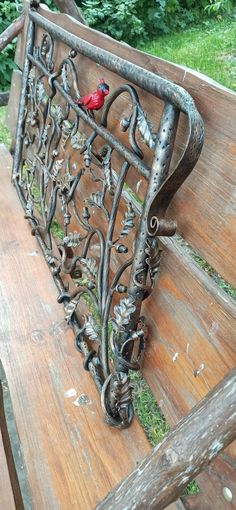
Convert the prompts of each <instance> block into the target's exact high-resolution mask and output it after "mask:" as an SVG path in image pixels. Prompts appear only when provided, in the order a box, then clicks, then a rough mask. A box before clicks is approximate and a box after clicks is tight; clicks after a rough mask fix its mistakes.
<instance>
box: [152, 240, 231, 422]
mask: <svg viewBox="0 0 236 510" xmlns="http://www.w3.org/2000/svg"><path fill="white" fill-rule="evenodd" d="M165 244H166V246H165V247H164V252H163V254H162V264H161V271H160V278H159V281H158V283H157V285H156V288H155V289H154V291H153V293H152V295H151V297H150V298H149V299H147V300H146V301H145V302H144V307H143V313H144V315H145V316H146V317H147V323H148V324H149V337H148V342H147V346H146V354H145V361H144V365H143V373H144V375H145V377H146V379H147V380H148V383H149V385H150V387H151V389H152V391H153V392H154V394H155V395H156V396H158V397H159V398H160V388H162V390H161V399H162V403H163V406H164V408H165V411H166V412H167V414H168V415H169V417H170V418H171V417H172V418H173V409H175V410H176V412H177V415H178V417H179V418H180V417H181V416H182V415H184V414H186V413H187V412H188V411H189V410H190V409H191V408H192V406H193V405H194V404H195V403H196V402H197V401H198V400H200V399H201V398H203V397H204V396H205V395H206V393H207V392H208V391H209V390H210V389H211V388H212V387H213V386H214V385H215V384H217V383H218V382H219V381H220V380H221V379H222V378H223V377H224V376H225V375H226V374H227V372H228V371H229V370H230V369H231V368H233V367H234V366H235V359H236V336H235V330H236V303H235V302H234V301H233V300H232V298H230V297H229V296H227V295H226V294H225V293H224V292H221V290H220V289H219V287H218V286H217V285H216V284H215V283H214V282H213V281H212V280H211V279H210V278H209V277H208V276H207V275H206V274H205V273H204V272H203V271H201V269H199V268H198V266H197V265H196V264H195V263H194V262H193V261H192V259H191V258H190V256H189V255H188V254H187V253H186V251H185V250H184V249H182V247H181V246H180V245H179V244H178V243H177V242H176V241H175V240H170V239H169V240H167V241H166V243H165Z"/></svg>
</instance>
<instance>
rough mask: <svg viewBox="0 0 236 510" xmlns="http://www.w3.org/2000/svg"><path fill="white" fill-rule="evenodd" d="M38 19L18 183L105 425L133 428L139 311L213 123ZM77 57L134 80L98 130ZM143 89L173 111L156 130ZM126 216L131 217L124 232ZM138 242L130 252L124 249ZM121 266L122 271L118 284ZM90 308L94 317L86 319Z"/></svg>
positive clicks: (176, 94)
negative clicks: (123, 110) (175, 159)
mask: <svg viewBox="0 0 236 510" xmlns="http://www.w3.org/2000/svg"><path fill="white" fill-rule="evenodd" d="M29 17H30V20H31V21H30V24H29V30H28V40H27V48H26V57H25V67H24V70H23V85H22V95H21V103H20V109H19V118H18V128H17V145H16V151H15V157H14V165H13V180H14V183H15V185H16V188H17V191H18V193H19V196H20V199H21V202H22V205H23V207H24V210H25V217H26V218H27V219H28V220H29V222H30V223H31V226H32V233H33V234H34V235H35V236H36V237H37V239H38V241H39V244H40V246H41V249H42V251H43V254H44V256H45V259H46V261H47V263H48V266H49V268H50V270H51V273H52V275H53V278H54V280H55V283H56V285H57V288H58V290H59V297H58V301H59V302H60V303H63V304H64V307H65V315H66V321H67V322H68V324H70V325H71V327H72V328H73V329H74V332H75V344H76V347H77V349H78V350H79V351H80V352H81V353H82V354H83V356H84V368H85V369H86V370H88V371H89V372H90V374H91V376H92V377H93V379H94V381H95V384H96V386H97V388H98V390H99V391H100V393H101V405H102V408H103V411H104V415H105V419H106V421H107V423H109V424H111V425H114V426H117V427H120V428H123V427H127V426H128V425H129V424H130V423H131V421H132V417H133V407H132V391H131V385H130V378H129V370H138V369H139V368H140V362H141V357H142V353H143V350H144V347H145V339H146V336H147V331H146V326H145V319H144V318H143V317H142V316H141V306H142V302H143V300H144V299H146V298H147V297H148V296H149V294H150V293H151V291H152V289H153V287H154V285H155V280H156V278H157V275H158V270H159V264H160V250H159V246H158V236H171V235H173V234H174V233H175V230H176V224H175V221H173V220H170V219H166V218H165V212H166V209H167V207H168V206H169V204H170V201H171V199H172V198H173V196H174V194H175V193H176V191H177V190H178V188H179V187H180V186H181V184H182V183H183V182H184V180H185V179H186V177H187V176H188V175H189V174H190V172H191V170H192V169H193V168H194V165H195V163H196V162H197V160H198V157H199V155H200V152H201V148H202V145H203V138H204V131H203V123H202V119H201V117H200V115H199V113H198V111H197V109H196V107H195V104H194V102H193V100H192V98H191V97H190V96H189V94H188V93H187V92H186V91H185V90H184V89H182V88H181V87H178V86H177V85H175V84H173V83H171V82H169V81H167V80H165V79H163V78H161V77H159V76H157V75H155V74H153V73H151V72H148V71H146V70H145V69H142V68H140V67H138V66H135V65H134V64H131V63H130V62H128V61H125V60H123V59H121V58H118V57H116V56H114V55H113V54H111V53H109V52H107V51H105V50H102V49H99V48H95V47H93V46H92V45H91V44H89V43H88V42H86V41H84V40H82V39H80V38H79V37H76V36H74V35H71V34H69V33H67V32H66V31H65V30H63V29H62V28H61V27H58V26H57V25H55V24H54V23H51V22H49V21H48V20H46V19H45V18H44V17H43V16H40V15H39V14H37V12H35V11H34V10H31V12H30V15H29ZM37 26H40V27H41V28H43V29H44V30H45V34H44V35H43V37H42V41H41V43H40V45H39V46H34V40H35V37H34V33H35V30H36V27H37ZM57 40H59V41H62V42H63V43H65V44H66V45H67V46H68V54H67V57H66V58H64V60H63V61H62V62H60V63H58V62H57V63H56V64H55V62H54V59H55V50H54V46H55V42H56V41H57ZM78 53H81V54H82V55H84V56H87V57H89V58H90V59H91V60H92V61H94V62H96V63H99V64H102V65H103V66H105V67H107V68H108V69H110V70H112V71H115V72H116V73H117V74H119V75H120V76H122V77H123V78H125V79H128V80H130V81H131V82H132V85H131V84H128V83H127V84H124V85H122V86H120V87H119V88H117V89H116V90H111V91H110V94H109V96H108V97H107V98H106V99H105V104H104V106H103V109H102V114H101V117H100V122H99V123H98V122H97V121H96V114H93V113H89V112H88V111H86V110H85V109H84V108H83V106H82V105H79V104H76V102H77V103H78V102H79V101H78V100H79V99H80V97H81V95H80V91H79V76H78V74H77V70H76V59H77V55H78ZM94 65H95V64H94ZM133 84H136V85H138V86H140V87H143V89H145V90H146V91H148V92H149V93H151V94H153V95H154V96H156V97H159V98H160V99H162V100H163V102H164V105H163V113H162V117H161V120H160V123H159V128H158V130H157V131H155V132H154V130H153V128H152V126H151V125H150V123H149V121H148V119H147V118H146V115H145V112H144V111H143V108H142V105H141V102H140V99H139V96H138V93H137V91H136V89H135V87H134V86H133ZM120 96H122V97H123V96H124V98H128V100H127V115H125V116H123V115H122V118H121V119H119V125H120V133H122V132H123V133H124V132H126V134H127V140H128V144H127V145H125V144H124V142H123V141H122V140H124V136H123V138H122V140H121V139H119V137H117V136H115V135H114V133H113V132H112V131H111V130H110V129H109V124H110V118H111V115H112V108H113V104H114V102H115V101H116V100H118V99H119V98H120ZM180 112H183V113H184V114H185V115H186V117H187V122H188V126H189V135H188V140H187V142H186V147H185V150H184V153H183V156H182V158H181V160H180V161H179V163H178V164H177V166H176V168H175V169H174V170H173V169H172V170H170V163H171V157H172V154H173V150H174V144H175V136H176V131H177V127H178V119H179V113H180ZM145 145H146V146H147V147H148V148H149V150H150V151H152V153H153V160H152V164H151V166H150V165H148V164H147V163H145V160H144V155H143V151H142V147H144V146H145ZM72 148H73V149H74V151H75V152H76V157H75V158H74V159H73V160H72V158H71V157H68V156H67V154H68V152H69V151H71V149H72ZM115 154H118V155H119V157H120V158H121V159H122V163H121V165H120V168H114V166H113V161H114V159H113V157H114V155H115ZM131 167H133V168H134V169H136V171H137V172H139V173H140V174H141V175H142V176H144V177H145V178H146V179H147V181H148V188H147V192H146V196H145V199H144V201H143V204H142V210H141V213H140V204H139V207H137V203H135V199H133V196H132V194H131V193H130V192H129V189H128V188H127V185H126V180H127V175H128V172H129V170H130V168H131ZM84 186H85V187H86V189H88V194H87V197H86V198H84V199H83V203H78V191H79V190H80V189H82V190H84ZM83 196H84V191H83ZM124 204H126V205H124ZM58 211H60V215H62V216H63V231H61V233H60V234H61V235H60V237H61V239H56V243H55V239H53V228H54V226H55V219H56V217H57V215H58ZM120 211H122V214H123V219H122V221H121V222H120V223H119V222H118V219H117V218H118V214H119V212H120ZM94 218H95V219H94ZM96 218H97V219H98V220H99V221H98V223H97V224H96V222H95V220H96ZM72 224H73V225H74V224H76V225H77V228H76V230H74V229H73V228H72V227H71V225H72ZM132 236H133V243H132V250H130V249H129V248H128V246H127V243H126V240H127V238H132ZM95 241H96V243H95ZM94 243H95V244H96V247H97V252H98V253H96V254H95V255H94ZM56 244H57V246H56ZM129 251H130V252H129ZM115 256H117V257H118V259H119V264H120V266H119V268H118V270H117V271H116V273H115V274H113V272H112V269H111V265H112V259H113V257H115ZM127 274H128V276H127ZM68 277H69V278H70V282H71V283H69V284H68ZM124 279H125V283H124ZM82 303H83V305H82ZM81 305H82V307H83V310H84V307H85V306H86V307H87V311H86V313H84V314H83V316H82V318H81V314H80V318H78V311H79V310H80V308H81Z"/></svg>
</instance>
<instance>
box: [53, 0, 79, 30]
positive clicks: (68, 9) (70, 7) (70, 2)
mask: <svg viewBox="0 0 236 510" xmlns="http://www.w3.org/2000/svg"><path fill="white" fill-rule="evenodd" d="M54 3H55V4H56V6H57V7H58V9H59V11H60V12H65V13H66V14H69V15H70V16H73V18H75V19H76V20H78V21H80V22H81V23H84V24H85V25H87V23H86V20H85V18H84V16H83V15H82V13H81V10H80V9H79V7H78V6H77V5H76V3H75V0H67V2H65V1H64V0H54Z"/></svg>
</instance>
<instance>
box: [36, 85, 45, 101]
mask: <svg viewBox="0 0 236 510" xmlns="http://www.w3.org/2000/svg"><path fill="white" fill-rule="evenodd" d="M37 96H38V101H39V102H40V103H41V101H42V100H43V98H44V96H45V89H44V85H43V83H42V82H41V81H40V82H39V83H38V85H37Z"/></svg>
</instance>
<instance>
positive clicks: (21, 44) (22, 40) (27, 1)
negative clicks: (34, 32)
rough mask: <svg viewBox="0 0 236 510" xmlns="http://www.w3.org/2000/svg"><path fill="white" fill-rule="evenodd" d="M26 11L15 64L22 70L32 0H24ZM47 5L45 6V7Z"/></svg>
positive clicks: (18, 39) (18, 38) (17, 45)
mask: <svg viewBox="0 0 236 510" xmlns="http://www.w3.org/2000/svg"><path fill="white" fill-rule="evenodd" d="M23 5H24V13H25V22H24V26H23V29H22V31H21V32H20V33H19V35H18V37H17V43H16V53H15V64H16V65H17V67H18V68H19V69H20V70H21V71H22V69H23V66H24V58H25V40H26V33H27V28H28V21H29V20H28V11H29V8H30V0H24V2H23ZM45 8H46V6H44V9H45Z"/></svg>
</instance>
